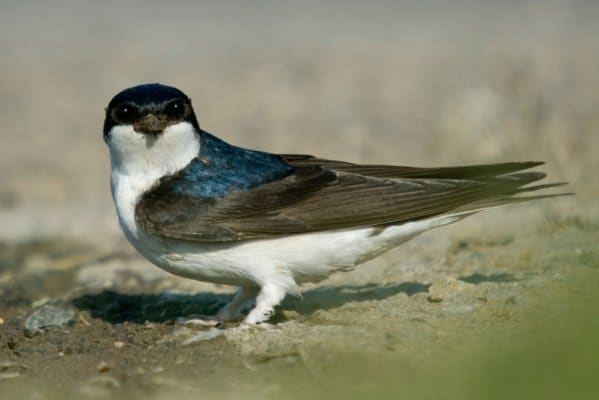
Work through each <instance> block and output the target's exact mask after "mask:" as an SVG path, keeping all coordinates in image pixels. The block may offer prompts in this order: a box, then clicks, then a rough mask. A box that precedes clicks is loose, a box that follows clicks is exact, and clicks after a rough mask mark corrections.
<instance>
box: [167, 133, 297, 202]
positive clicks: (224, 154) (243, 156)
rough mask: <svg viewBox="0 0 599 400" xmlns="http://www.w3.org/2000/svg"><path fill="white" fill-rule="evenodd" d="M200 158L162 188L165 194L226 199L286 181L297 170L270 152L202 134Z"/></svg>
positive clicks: (168, 179) (168, 180)
mask: <svg viewBox="0 0 599 400" xmlns="http://www.w3.org/2000/svg"><path fill="white" fill-rule="evenodd" d="M200 137H201V149H200V154H199V155H198V157H197V158H195V159H193V160H192V161H191V163H190V164H189V165H188V166H187V167H185V168H184V169H183V170H181V171H180V172H179V173H178V174H177V175H176V176H174V177H171V178H167V181H166V182H162V183H161V185H160V191H161V192H162V193H163V194H164V193H172V194H183V195H188V196H192V197H202V198H211V197H223V196H226V195H228V194H231V193H235V192H240V191H245V190H248V189H251V188H253V187H256V186H260V185H262V184H264V183H267V182H270V181H273V180H277V179H281V178H284V177H285V176H287V175H289V174H291V173H292V172H293V171H294V168H293V167H291V166H290V165H289V164H287V163H286V162H285V161H283V159H282V158H281V157H280V156H278V155H276V154H270V153H264V152H261V151H256V150H248V149H243V148H241V147H236V146H232V145H230V144H228V143H226V142H224V141H222V140H220V139H219V138H217V137H215V136H213V135H211V134H209V133H207V132H203V131H201V133H200Z"/></svg>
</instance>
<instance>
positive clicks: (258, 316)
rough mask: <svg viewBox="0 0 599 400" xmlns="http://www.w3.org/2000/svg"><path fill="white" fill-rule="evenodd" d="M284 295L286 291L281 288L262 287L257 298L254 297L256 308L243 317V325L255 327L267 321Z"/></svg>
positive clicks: (273, 286) (274, 286) (272, 286)
mask: <svg viewBox="0 0 599 400" xmlns="http://www.w3.org/2000/svg"><path fill="white" fill-rule="evenodd" d="M285 294H286V290H285V288H283V287H280V286H276V285H265V286H263V287H262V289H260V293H259V294H258V297H256V307H254V308H253V309H252V310H251V311H250V312H249V314H248V315H247V317H245V319H244V320H243V325H256V324H260V323H263V322H266V321H268V320H269V319H270V317H272V315H273V314H274V312H275V307H276V306H277V305H279V303H280V302H281V301H282V300H283V298H284V297H285Z"/></svg>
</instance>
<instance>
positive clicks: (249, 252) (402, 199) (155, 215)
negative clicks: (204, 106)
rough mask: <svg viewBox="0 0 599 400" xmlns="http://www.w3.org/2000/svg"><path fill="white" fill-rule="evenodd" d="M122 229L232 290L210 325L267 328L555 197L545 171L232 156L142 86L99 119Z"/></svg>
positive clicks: (186, 113)
mask: <svg viewBox="0 0 599 400" xmlns="http://www.w3.org/2000/svg"><path fill="white" fill-rule="evenodd" d="M103 133H104V141H105V142H106V144H107V145H108V148H109V150H110V162H111V178H110V180H111V189H112V196H113V199H114V203H115V206H116V211H117V214H118V218H119V222H120V225H121V228H122V230H123V232H124V234H125V236H126V237H127V239H128V240H129V242H131V244H132V245H133V246H134V247H135V248H136V249H137V250H138V251H139V252H140V253H141V254H142V255H144V256H145V257H146V258H147V259H148V260H149V261H151V262H152V263H154V264H156V265H157V266H159V267H160V268H162V269H164V270H166V271H168V272H171V273H173V274H176V275H180V276H183V277H187V278H191V279H196V280H201V281H207V282H214V283H220V284H226V285H235V286H239V290H238V291H237V293H236V295H235V296H234V298H233V300H232V301H231V302H230V303H229V304H228V305H226V306H225V307H224V308H223V309H222V310H220V311H219V313H218V314H217V315H216V317H215V318H216V320H219V321H227V320H234V319H237V318H241V315H240V314H241V313H240V309H241V308H242V306H243V305H244V304H246V303H247V302H249V301H250V300H253V299H255V307H254V308H252V309H251V310H250V311H249V313H248V314H247V315H246V316H245V318H244V323H246V324H249V325H251V324H256V323H260V322H264V321H267V320H268V319H269V318H270V317H271V315H272V314H273V312H274V308H275V307H276V306H277V305H278V304H279V303H280V302H281V301H282V300H283V298H284V297H285V296H286V295H287V294H296V295H297V294H299V285H301V284H302V283H304V282H317V281H320V280H323V279H325V278H327V277H328V276H329V275H331V274H332V273H334V272H336V271H346V270H350V269H352V268H354V267H355V266H356V265H358V264H361V263H363V262H365V261H368V260H370V259H372V258H374V257H376V256H378V255H380V254H381V253H383V252H386V251H388V250H390V249H392V248H394V247H396V246H398V245H399V244H401V243H403V242H405V241H407V240H408V239H411V238H413V237H414V236H416V235H418V234H420V233H422V232H424V231H427V230H429V229H432V228H436V227H439V226H443V225H447V224H449V223H452V222H455V221H458V220H460V219H462V218H464V217H467V216H469V215H472V214H474V213H476V212H478V211H481V210H483V209H486V208H489V207H494V206H499V205H504V204H510V203H516V202H521V201H527V200H533V199H541V198H546V197H552V196H556V195H559V194H536V193H535V194H531V192H535V191H537V190H539V189H548V188H551V187H555V186H559V185H561V183H555V184H534V185H531V184H532V183H533V182H536V181H539V180H540V179H542V178H544V177H545V174H544V173H542V172H522V171H523V170H527V169H529V168H532V167H537V166H539V165H541V164H542V162H535V161H528V162H507V163H501V164H488V165H470V166H458V167H439V168H437V167H435V168H418V167H407V166H391V165H376V164H367V165H362V164H354V163H350V162H345V161H335V160H329V159H325V158H319V157H315V156H311V155H298V154H271V153H266V152H262V151H256V150H250V149H245V148H241V147H237V146H234V145H231V144H228V143H226V142H224V141H223V140H221V139H219V138H217V137H216V136H213V135H211V134H210V133H208V132H206V131H204V130H202V129H201V128H200V125H199V124H198V120H197V119H196V115H195V113H194V110H193V107H192V105H191V100H190V99H189V97H188V96H187V95H185V94H184V93H183V92H182V91H180V90H179V89H176V88H174V87H170V86H165V85H161V84H157V83H154V84H143V85H139V86H134V87H131V88H128V89H125V90H123V91H122V92H120V93H118V94H117V95H116V96H114V98H113V99H112V100H111V101H110V103H109V104H108V107H107V108H106V118H105V121H104V129H103Z"/></svg>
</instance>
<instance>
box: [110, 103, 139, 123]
mask: <svg viewBox="0 0 599 400" xmlns="http://www.w3.org/2000/svg"><path fill="white" fill-rule="evenodd" d="M138 116H139V111H138V110H137V107H135V106H132V105H131V104H119V105H118V106H116V107H115V108H113V110H112V117H113V118H114V119H115V120H116V121H117V122H120V123H129V124H131V123H133V122H135V120H136V119H137V117H138Z"/></svg>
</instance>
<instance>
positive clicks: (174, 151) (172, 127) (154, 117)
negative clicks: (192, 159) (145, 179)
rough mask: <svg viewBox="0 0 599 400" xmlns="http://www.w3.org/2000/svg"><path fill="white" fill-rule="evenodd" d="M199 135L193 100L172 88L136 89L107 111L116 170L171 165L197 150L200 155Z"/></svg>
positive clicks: (150, 86) (107, 137) (118, 98)
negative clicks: (155, 164)
mask: <svg viewBox="0 0 599 400" xmlns="http://www.w3.org/2000/svg"><path fill="white" fill-rule="evenodd" d="M199 132H200V127H199V125H198V121H197V119H196V116H195V113H194V111H193V108H192V106H191V100H190V99H189V97H187V95H185V93H183V92H182V91H180V90H179V89H177V88H174V87H171V86H166V85H161V84H159V83H152V84H143V85H138V86H133V87H130V88H128V89H125V90H123V91H121V92H120V93H118V94H117V95H116V96H114V97H113V98H112V100H111V101H110V103H108V107H106V118H105V119H104V130H103V133H104V141H105V142H106V144H107V145H108V147H109V149H110V154H111V159H112V163H113V166H114V165H115V164H117V165H119V166H121V167H123V168H127V167H136V166H137V167H142V166H143V164H144V163H146V164H148V163H150V164H154V163H165V162H166V163H169V160H170V159H173V158H179V157H182V156H186V155H187V154H188V153H190V151H192V150H193V149H195V152H196V154H197V150H198V146H199V135H198V134H199Z"/></svg>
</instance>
